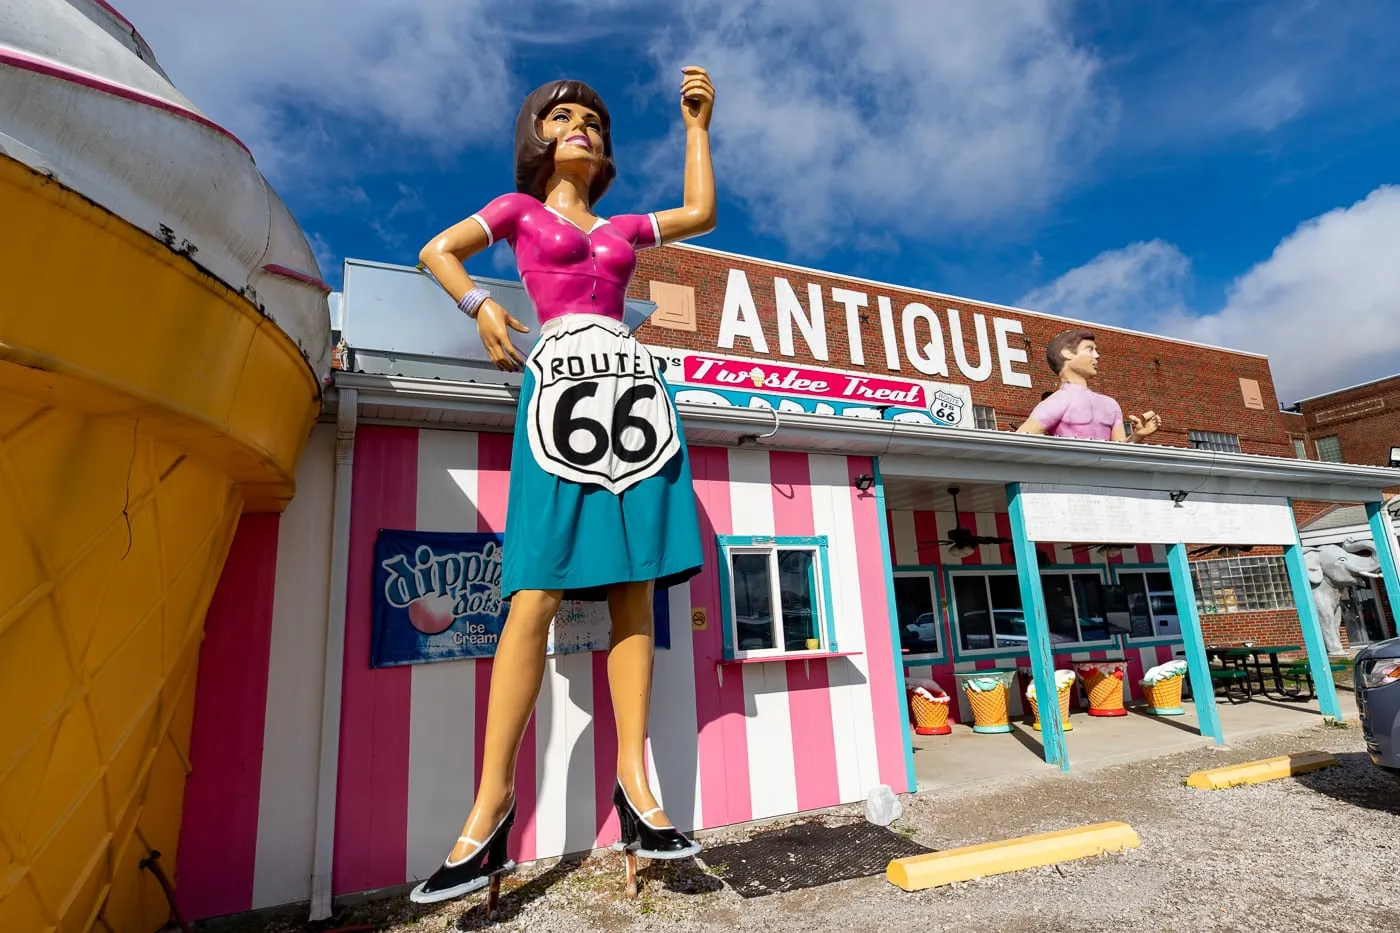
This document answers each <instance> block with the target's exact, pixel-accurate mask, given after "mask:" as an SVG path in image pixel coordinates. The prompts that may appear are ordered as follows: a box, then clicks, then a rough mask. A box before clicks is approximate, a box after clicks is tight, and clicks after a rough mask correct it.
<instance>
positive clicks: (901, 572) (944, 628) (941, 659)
mask: <svg viewBox="0 0 1400 933" xmlns="http://www.w3.org/2000/svg"><path fill="white" fill-rule="evenodd" d="M914 574H926V575H927V576H928V583H929V589H931V590H932V591H933V613H934V615H936V616H937V617H938V650H937V651H935V652H933V653H931V654H905V653H904V652H903V651H901V650H900V649H899V640H898V639H896V640H895V650H896V651H897V652H898V654H899V661H900V663H901V664H907V665H910V666H913V667H917V666H919V665H923V664H947V663H948V640H949V637H950V635H949V632H950V631H951V629H950V626H949V622H948V613H947V612H946V611H945V610H944V608H943V600H944V595H943V589H942V586H941V581H940V579H939V576H940V574H939V568H938V566H937V565H935V564H929V565H927V566H922V565H921V566H913V567H905V566H900V567H894V568H893V569H892V570H891V571H890V588H891V592H893V588H894V579H895V578H896V577H900V576H906V577H907V576H913V575H914ZM891 605H892V608H891V610H890V611H891V612H893V611H895V610H896V609H898V607H897V606H894V605H893V604H891ZM893 621H894V624H895V626H896V629H897V628H898V625H899V619H898V617H896V618H895V619H894V620H893ZM895 634H896V635H898V634H900V633H899V632H898V630H896V632H895Z"/></svg>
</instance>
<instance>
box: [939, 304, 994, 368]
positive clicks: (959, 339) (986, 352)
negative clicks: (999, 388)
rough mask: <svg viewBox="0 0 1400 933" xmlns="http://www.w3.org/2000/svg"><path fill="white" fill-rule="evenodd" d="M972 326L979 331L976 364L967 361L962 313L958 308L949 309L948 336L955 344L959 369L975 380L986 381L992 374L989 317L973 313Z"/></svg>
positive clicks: (954, 350)
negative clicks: (988, 334)
mask: <svg viewBox="0 0 1400 933" xmlns="http://www.w3.org/2000/svg"><path fill="white" fill-rule="evenodd" d="M972 326H973V328H974V329H975V330H976V331H977V365H976V366H973V365H972V364H970V363H968V361H967V345H966V344H965V343H964V342H963V333H962V318H961V315H960V314H959V312H958V309H957V308H949V309H948V337H949V339H950V340H951V341H952V344H953V356H954V357H955V358H956V359H957V361H958V369H961V370H962V374H963V375H964V376H966V377H967V378H969V379H971V380H972V381H973V382H986V381H987V378H988V377H989V376H991V374H992V348H991V347H990V346H989V345H988V344H987V319H986V318H985V317H983V316H982V315H980V314H973V315H972Z"/></svg>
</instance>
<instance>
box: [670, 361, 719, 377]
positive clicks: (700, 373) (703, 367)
mask: <svg viewBox="0 0 1400 933" xmlns="http://www.w3.org/2000/svg"><path fill="white" fill-rule="evenodd" d="M718 365H720V362H719V360H709V359H705V358H704V357H701V358H700V368H699V369H697V370H696V371H695V372H694V373H693V374H691V375H690V376H689V378H691V379H704V378H705V374H706V373H707V372H709V371H710V370H712V369H714V368H715V367H716V366H718ZM678 368H679V367H678Z"/></svg>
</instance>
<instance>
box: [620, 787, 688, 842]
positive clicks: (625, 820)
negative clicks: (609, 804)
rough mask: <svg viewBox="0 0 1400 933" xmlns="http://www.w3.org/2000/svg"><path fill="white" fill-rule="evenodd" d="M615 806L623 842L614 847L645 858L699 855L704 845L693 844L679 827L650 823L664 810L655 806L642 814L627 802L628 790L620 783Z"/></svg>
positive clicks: (630, 802)
mask: <svg viewBox="0 0 1400 933" xmlns="http://www.w3.org/2000/svg"><path fill="white" fill-rule="evenodd" d="M613 806H614V807H616V808H617V819H618V823H620V824H621V829H622V839H621V840H619V842H618V844H617V845H615V846H613V848H615V849H617V848H620V849H622V850H623V851H625V852H628V853H631V854H635V855H640V856H641V857H642V858H660V859H678V858H690V857H691V856H692V855H696V854H697V853H699V851H700V843H698V842H693V841H692V840H690V839H689V838H687V837H686V835H685V833H683V832H681V831H680V830H678V829H676V828H675V827H673V826H652V825H651V824H650V823H648V822H647V817H649V816H651V815H652V814H653V813H660V812H661V808H660V807H653V808H651V809H650V810H648V811H647V812H645V813H638V812H637V808H636V807H634V806H632V801H630V800H628V799H627V791H625V790H623V789H622V782H620V781H619V782H618V783H617V784H616V785H615V786H614V787H613Z"/></svg>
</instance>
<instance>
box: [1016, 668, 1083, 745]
mask: <svg viewBox="0 0 1400 933" xmlns="http://www.w3.org/2000/svg"><path fill="white" fill-rule="evenodd" d="M1073 689H1074V671H1070V670H1057V671H1055V694H1056V696H1057V698H1058V699H1059V707H1060V723H1061V725H1063V726H1064V728H1065V731H1066V732H1068V731H1069V730H1070V729H1073V728H1074V726H1073V725H1071V724H1070V721H1069V695H1070V691H1072V690H1073ZM1026 702H1027V703H1029V704H1030V707H1031V715H1032V716H1034V717H1035V719H1034V721H1033V722H1032V723H1031V728H1033V729H1035V730H1036V731H1037V732H1039V731H1040V704H1039V703H1038V702H1037V701H1036V695H1035V681H1031V683H1030V684H1029V685H1028V686H1027V687H1026Z"/></svg>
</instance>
